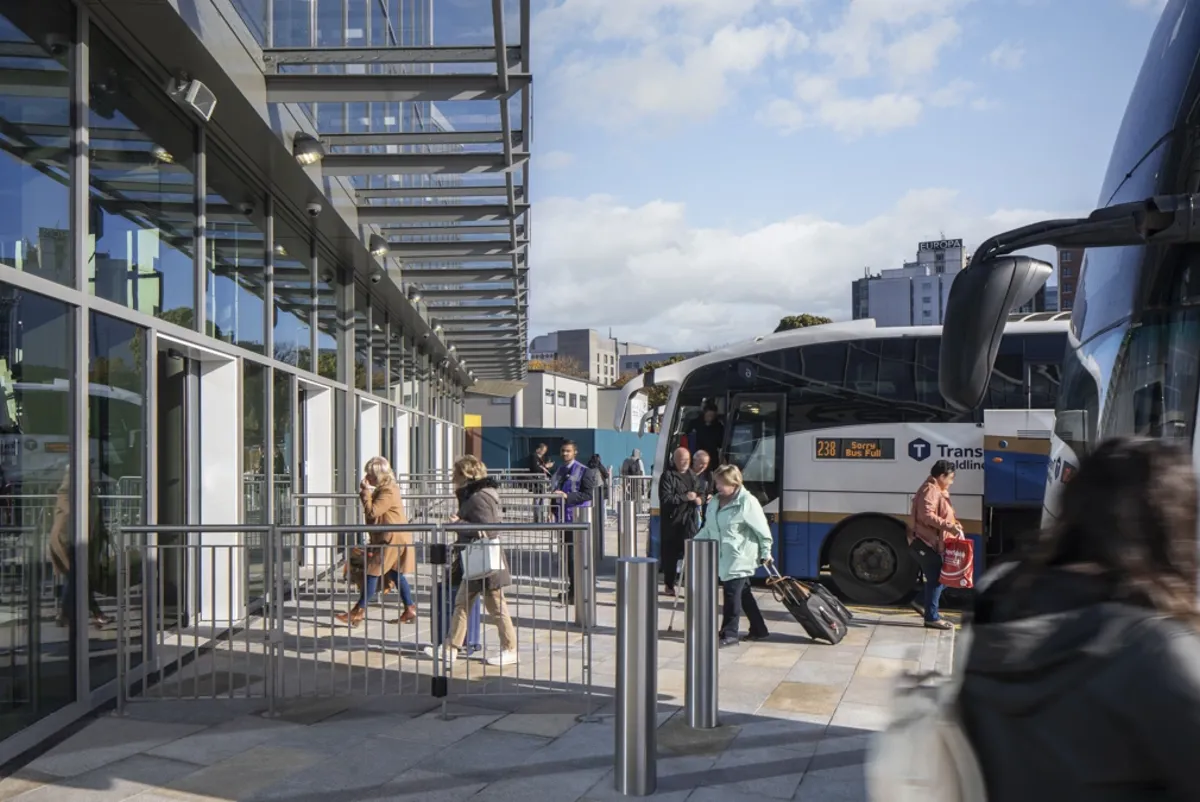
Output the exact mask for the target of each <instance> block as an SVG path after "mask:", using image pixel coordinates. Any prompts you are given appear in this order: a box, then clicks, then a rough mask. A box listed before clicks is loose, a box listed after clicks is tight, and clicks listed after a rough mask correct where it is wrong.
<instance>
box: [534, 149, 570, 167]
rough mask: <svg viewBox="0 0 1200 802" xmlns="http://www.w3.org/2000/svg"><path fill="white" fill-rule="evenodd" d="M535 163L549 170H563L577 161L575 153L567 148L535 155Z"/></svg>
mask: <svg viewBox="0 0 1200 802" xmlns="http://www.w3.org/2000/svg"><path fill="white" fill-rule="evenodd" d="M533 163H534V164H536V165H538V166H540V167H545V168H546V169H547V170H562V169H563V168H566V167H570V166H571V165H572V164H574V163H575V154H574V153H570V152H568V151H565V150H552V151H549V152H548V153H543V154H542V155H541V156H538V157H535V158H534V162H533Z"/></svg>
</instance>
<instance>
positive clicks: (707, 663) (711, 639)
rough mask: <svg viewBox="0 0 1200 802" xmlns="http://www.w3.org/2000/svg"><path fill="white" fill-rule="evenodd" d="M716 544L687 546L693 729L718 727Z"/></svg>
mask: <svg viewBox="0 0 1200 802" xmlns="http://www.w3.org/2000/svg"><path fill="white" fill-rule="evenodd" d="M718 558H719V549H718V544H717V541H715V540H696V539H691V540H688V541H687V542H686V543H685V544H684V557H683V560H684V568H683V579H684V594H685V595H684V620H685V624H684V630H683V638H684V653H685V654H686V655H687V664H686V667H685V674H684V708H685V709H686V710H687V723H688V726H689V727H692V728H694V729H701V730H707V729H712V728H713V727H716V726H717V718H718V706H717V671H718V663H717V567H718Z"/></svg>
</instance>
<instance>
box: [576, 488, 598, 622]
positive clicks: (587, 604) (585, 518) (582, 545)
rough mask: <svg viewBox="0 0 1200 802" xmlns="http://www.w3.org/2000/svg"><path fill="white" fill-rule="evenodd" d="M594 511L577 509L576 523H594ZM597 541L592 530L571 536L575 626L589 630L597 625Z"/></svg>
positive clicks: (585, 508) (578, 532) (577, 531)
mask: <svg viewBox="0 0 1200 802" xmlns="http://www.w3.org/2000/svg"><path fill="white" fill-rule="evenodd" d="M593 514H594V511H593V510H591V509H589V508H588V507H583V508H580V509H576V511H575V523H581V524H582V523H587V524H590V523H591V522H592V515H593ZM594 542H595V539H594V537H593V535H592V530H591V529H590V528H589V529H587V530H584V531H579V530H576V531H574V532H572V534H571V548H572V549H573V550H574V552H575V599H574V601H575V625H576V626H578V627H581V628H582V629H585V630H589V629H591V628H592V627H593V626H595V625H596V569H595V565H594V564H593V560H594V558H595V553H596V552H595V549H593V547H592V546H593V543H594Z"/></svg>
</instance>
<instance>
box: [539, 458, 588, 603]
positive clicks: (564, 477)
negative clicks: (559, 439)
mask: <svg viewBox="0 0 1200 802" xmlns="http://www.w3.org/2000/svg"><path fill="white" fill-rule="evenodd" d="M578 451H579V450H578V449H577V448H576V446H575V443H574V442H573V441H571V440H564V441H563V444H562V448H561V449H560V450H559V456H561V457H562V465H559V466H558V470H556V471H555V472H554V477H553V478H552V479H551V480H550V492H551V493H553V494H554V495H557V496H562V505H561V509H562V510H563V513H562V516H563V518H562V520H563V522H564V523H574V522H575V516H576V510H579V509H582V508H584V507H591V506H592V495H593V494H594V493H595V491H596V472H595V471H593V470H591V469H590V468H588V467H587V466H586V465H584V464H583V463H582V462H578V461H576V459H575V457H576V455H577V454H578ZM554 515H555V517H556V518H557V517H558V515H559V512H558V507H556V508H555V511H554ZM574 534H575V533H574V532H564V533H563V542H564V543H566V549H567V592H566V593H565V594H563V595H562V597H561V600H562V602H563V603H564V604H574V603H575V548H574V543H575V538H574Z"/></svg>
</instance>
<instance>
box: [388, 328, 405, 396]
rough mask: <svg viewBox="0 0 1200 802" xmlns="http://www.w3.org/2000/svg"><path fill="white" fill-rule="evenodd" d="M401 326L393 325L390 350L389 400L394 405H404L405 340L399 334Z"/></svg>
mask: <svg viewBox="0 0 1200 802" xmlns="http://www.w3.org/2000/svg"><path fill="white" fill-rule="evenodd" d="M399 328H400V326H399V324H397V323H393V324H392V343H391V348H390V349H389V350H388V381H389V382H390V385H391V386H390V388H389V389H388V398H390V399H391V401H392V403H393V404H403V403H404V348H405V338H404V336H403V335H402V334H400V333H399V331H398V329H399Z"/></svg>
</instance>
